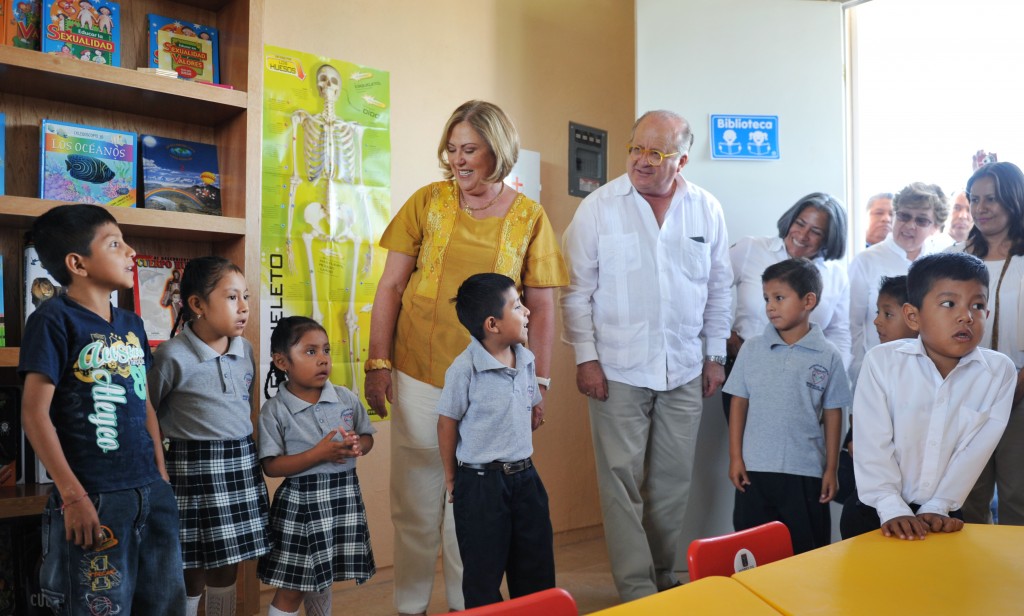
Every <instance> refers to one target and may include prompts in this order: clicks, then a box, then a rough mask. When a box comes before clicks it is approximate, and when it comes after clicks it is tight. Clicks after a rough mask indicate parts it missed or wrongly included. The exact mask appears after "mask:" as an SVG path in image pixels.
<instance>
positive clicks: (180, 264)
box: [135, 255, 189, 347]
mask: <svg viewBox="0 0 1024 616" xmlns="http://www.w3.org/2000/svg"><path fill="white" fill-rule="evenodd" d="M188 261H189V260H188V259H187V258H185V257H157V256H151V255H136V256H135V314H137V315H139V316H140V317H142V322H143V323H144V324H145V326H146V337H147V338H149V346H151V347H155V346H157V345H158V344H160V343H161V342H164V341H165V340H167V339H168V338H170V337H171V330H172V329H173V327H174V321H175V320H176V319H177V318H178V313H179V312H181V275H182V273H184V271H185V264H186V263H188Z"/></svg>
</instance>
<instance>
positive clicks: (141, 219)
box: [0, 196, 246, 241]
mask: <svg viewBox="0 0 1024 616" xmlns="http://www.w3.org/2000/svg"><path fill="white" fill-rule="evenodd" d="M62 203H63V202H62V201H51V200H48V199H34V198H32V197H11V196H0V224H5V225H12V226H19V227H22V226H23V227H29V226H31V225H32V221H33V220H34V219H35V218H36V217H37V216H39V215H40V214H42V213H43V212H45V211H47V210H49V209H50V208H52V207H54V206H57V205H61V204H62ZM109 209H110V211H111V213H112V214H113V215H114V218H115V219H117V224H118V225H119V226H120V227H121V229H122V230H123V231H124V234H125V235H126V236H130V237H150V238H157V239H172V240H173V239H177V240H189V241H198V240H213V241H218V240H226V239H236V238H240V237H244V236H245V225H246V222H245V219H244V218H233V217H230V216H205V215H203V214H186V213H183V212H164V211H161V210H147V209H139V208H130V207H111V208H109Z"/></svg>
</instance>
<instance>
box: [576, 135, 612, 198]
mask: <svg viewBox="0 0 1024 616" xmlns="http://www.w3.org/2000/svg"><path fill="white" fill-rule="evenodd" d="M607 181H608V131H604V130H601V129H600V128H593V127H590V126H584V125H582V124H576V123H575V122H569V194H570V195H572V196H574V197H586V196H587V195H589V194H590V193H592V192H594V191H595V190H597V188H598V187H599V186H601V185H602V184H604V183H605V182H607Z"/></svg>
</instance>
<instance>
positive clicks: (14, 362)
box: [0, 347, 21, 499]
mask: <svg viewBox="0 0 1024 616" xmlns="http://www.w3.org/2000/svg"><path fill="white" fill-rule="evenodd" d="M20 350H21V349H20V348H18V347H0V368H16V367H17V366H18V353H19V351H20ZM2 498H3V497H2V496H0V499H2Z"/></svg>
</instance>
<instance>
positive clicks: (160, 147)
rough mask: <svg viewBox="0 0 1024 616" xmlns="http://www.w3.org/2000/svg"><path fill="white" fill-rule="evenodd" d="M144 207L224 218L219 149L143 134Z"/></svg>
mask: <svg viewBox="0 0 1024 616" xmlns="http://www.w3.org/2000/svg"><path fill="white" fill-rule="evenodd" d="M139 143H140V144H141V150H142V153H141V155H140V174H139V175H140V176H141V179H140V187H141V192H142V207H144V208H146V209H153V210H169V211H174V212H190V213H193V214H212V215H214V216H220V215H221V213H222V210H221V201H220V173H219V171H218V166H217V146H215V145H208V144H205V143H195V142H193V141H185V140H184V139H170V138H168V137H157V136H156V135H142V136H141V137H140V139H139Z"/></svg>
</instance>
